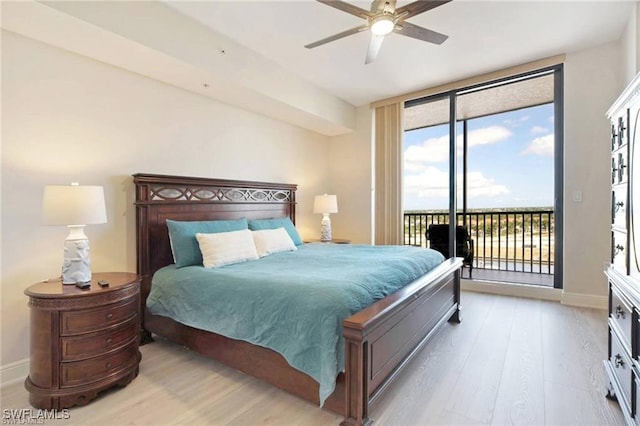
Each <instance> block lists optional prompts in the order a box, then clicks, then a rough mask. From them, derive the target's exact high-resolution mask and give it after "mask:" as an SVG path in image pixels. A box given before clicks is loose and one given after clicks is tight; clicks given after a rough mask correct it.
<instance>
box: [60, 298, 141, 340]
mask: <svg viewBox="0 0 640 426" xmlns="http://www.w3.org/2000/svg"><path fill="white" fill-rule="evenodd" d="M137 312H138V304H137V299H136V298H135V297H134V298H131V299H130V300H129V301H128V302H127V303H124V304H122V303H121V304H112V305H107V306H105V307H101V308H97V309H90V310H89V309H87V310H81V311H69V312H62V313H61V321H60V327H61V329H60V334H61V335H72V334H80V333H89V332H92V331H99V330H104V329H105V328H107V327H109V326H112V325H114V324H118V323H121V322H124V321H127V320H128V319H130V318H132V317H133V316H135V315H136V314H137Z"/></svg>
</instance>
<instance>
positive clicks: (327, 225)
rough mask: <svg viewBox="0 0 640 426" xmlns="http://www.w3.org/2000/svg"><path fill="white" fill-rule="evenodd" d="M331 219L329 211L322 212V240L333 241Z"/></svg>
mask: <svg viewBox="0 0 640 426" xmlns="http://www.w3.org/2000/svg"><path fill="white" fill-rule="evenodd" d="M331 239H332V238H331V219H329V213H322V221H321V222H320V241H322V242H328V241H331Z"/></svg>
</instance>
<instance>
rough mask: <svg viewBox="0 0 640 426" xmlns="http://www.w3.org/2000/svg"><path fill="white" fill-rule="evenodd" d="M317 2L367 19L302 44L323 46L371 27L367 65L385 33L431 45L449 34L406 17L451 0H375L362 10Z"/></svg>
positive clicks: (338, 0)
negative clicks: (401, 1) (399, 3)
mask: <svg viewBox="0 0 640 426" xmlns="http://www.w3.org/2000/svg"><path fill="white" fill-rule="evenodd" d="M316 1H318V2H320V3H324V4H326V5H327V6H331V7H334V8H336V9H338V10H341V11H343V12H347V13H350V14H352V15H355V16H357V17H359V18H362V19H366V21H367V22H366V23H365V24H362V25H360V26H357V27H355V28H351V29H349V30H346V31H343V32H341V33H338V34H335V35H332V36H330V37H327V38H323V39H322V40H318V41H316V42H314V43H311V44H307V45H306V46H305V47H306V48H307V49H313V48H314V47H318V46H322V45H323V44H326V43H329V42H331V41H335V40H339V39H341V38H344V37H347V36H350V35H352V34H357V33H359V32H362V31H365V30H370V31H371V39H370V40H369V48H368V49H367V56H366V58H365V61H364V63H365V64H369V63H371V62H373V61H374V60H375V59H376V57H377V56H378V52H379V51H380V46H382V40H384V36H386V35H387V34H390V33H392V32H394V33H396V34H400V35H404V36H407V37H412V38H415V39H418V40H422V41H426V42H429V43H434V44H442V43H444V41H445V40H446V39H447V38H449V36H446V35H444V34H441V33H438V32H436V31H432V30H428V29H426V28H423V27H419V26H418V25H414V24H412V23H410V22H406V19H409V18H411V17H412V16H416V15H418V14H420V13H424V12H426V11H428V10H431V9H434V8H436V7H438V6H442V5H443V4H446V3H449V2H450V1H451V0H442V1H436V0H419V1H416V2H413V3H409V4H407V5H404V6H402V7H399V8H397V9H396V0H374V1H373V2H372V3H371V10H365V9H361V8H359V7H358V6H354V5H352V4H349V3H346V2H344V1H342V0H316Z"/></svg>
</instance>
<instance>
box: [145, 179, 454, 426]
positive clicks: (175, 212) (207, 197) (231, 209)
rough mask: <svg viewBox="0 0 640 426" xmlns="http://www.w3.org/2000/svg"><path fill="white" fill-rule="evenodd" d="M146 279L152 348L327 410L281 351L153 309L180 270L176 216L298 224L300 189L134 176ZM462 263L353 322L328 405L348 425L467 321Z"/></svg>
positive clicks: (439, 270) (364, 418)
mask: <svg viewBox="0 0 640 426" xmlns="http://www.w3.org/2000/svg"><path fill="white" fill-rule="evenodd" d="M134 182H135V185H136V220H137V255H138V273H139V274H140V275H141V277H142V287H141V295H142V297H141V303H142V307H141V308H142V310H141V312H142V313H143V317H142V319H143V322H142V324H143V331H142V337H141V342H142V344H144V343H147V342H150V341H152V339H151V333H154V334H157V335H159V336H163V337H165V338H168V339H170V340H172V341H175V342H177V343H179V344H181V345H184V346H186V347H188V348H190V349H192V350H194V351H196V352H198V353H201V354H203V355H205V356H207V357H210V358H213V359H215V360H218V361H220V362H222V363H224V364H226V365H229V366H231V367H233V368H236V369H238V370H240V371H243V372H245V373H247V374H250V375H252V376H254V377H257V378H259V379H261V380H264V381H266V382H269V383H271V384H273V385H275V386H277V387H279V388H281V389H284V390H286V391H288V392H291V393H293V394H295V395H298V396H300V397H301V398H304V399H306V400H309V401H311V402H314V403H315V404H319V399H318V389H319V385H318V383H317V382H316V381H315V380H314V379H312V378H311V377H310V376H308V375H306V374H304V373H302V372H300V371H298V370H296V369H294V368H293V367H291V366H290V365H289V364H288V363H287V362H286V361H285V359H284V358H283V357H282V356H281V355H280V354H278V353H277V352H275V351H272V350H270V349H266V348H263V347H259V346H255V345H252V344H250V343H247V342H243V341H239V340H233V339H229V338H227V337H224V336H221V335H218V334H215V333H211V332H208V331H203V330H198V329H195V328H192V327H188V326H185V325H182V324H180V323H178V322H176V321H173V320H171V319H169V318H166V317H162V316H155V315H152V314H151V313H150V312H149V311H148V310H147V309H146V299H147V296H148V295H149V291H150V288H151V277H152V276H153V274H154V272H155V271H157V270H158V269H159V268H161V267H163V266H166V265H169V264H171V263H173V257H172V253H171V247H170V244H169V237H168V231H167V225H166V219H173V220H184V221H188V220H224V219H238V218H241V217H246V218H248V219H262V218H274V217H290V218H291V220H292V221H294V223H295V208H296V198H295V193H296V188H297V186H296V185H288V184H277V183H265V182H244V181H231V180H220V179H206V178H193V177H181V176H165V175H151V174H136V175H134ZM461 266H462V260H461V259H460V258H453V259H447V260H446V261H445V262H444V263H442V264H441V265H439V266H438V267H436V268H435V269H434V270H432V271H430V272H429V273H427V274H426V275H424V276H423V277H421V278H419V279H417V280H415V281H414V282H413V283H411V284H409V285H408V286H406V287H404V288H402V289H400V290H398V291H397V292H395V293H393V294H391V295H389V296H388V297H386V298H384V299H382V300H380V301H378V302H376V303H374V304H373V305H371V306H369V307H367V308H366V309H364V310H362V311H360V312H358V313H356V314H355V315H352V316H351V317H349V318H347V319H346V320H345V321H344V323H343V334H344V337H345V371H344V372H343V373H340V375H339V376H338V378H337V382H336V390H335V391H334V393H333V394H332V395H331V396H330V397H329V398H328V399H327V401H326V402H325V404H324V408H327V409H329V410H331V411H333V412H336V413H338V414H341V415H343V416H344V417H345V419H344V421H343V422H342V424H345V425H362V424H368V423H370V419H369V417H368V412H369V406H370V404H372V403H373V402H374V401H375V400H376V399H377V398H379V397H380V395H382V394H383V391H384V390H385V389H386V388H387V386H388V385H389V383H390V382H391V381H392V380H393V378H394V377H396V375H397V374H398V373H399V372H400V370H401V369H402V367H404V366H405V365H406V364H407V363H408V361H409V360H410V359H411V358H412V357H413V355H414V354H416V353H417V352H418V351H419V350H420V349H421V348H422V347H423V346H424V345H425V343H426V342H427V341H428V340H429V339H430V338H431V337H432V336H433V335H434V334H435V333H436V332H437V331H438V330H439V329H440V328H441V326H443V325H444V324H445V323H446V322H447V320H451V321H456V322H459V321H460V319H461V316H460V268H461Z"/></svg>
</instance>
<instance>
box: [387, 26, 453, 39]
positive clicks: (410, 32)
mask: <svg viewBox="0 0 640 426" xmlns="http://www.w3.org/2000/svg"><path fill="white" fill-rule="evenodd" d="M393 32H394V33H396V34H401V35H403V36H407V37H411V38H415V39H418V40H422V41H426V42H429V43H434V44H442V43H444V42H445V40H446V39H448V38H449V36H448V35H444V34H441V33H438V32H436V31H432V30H428V29H426V28H422V27H419V26H417V25H413V24H412V23H410V22H402V23H399V24H397V25H396V28H395V29H394V30H393Z"/></svg>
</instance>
